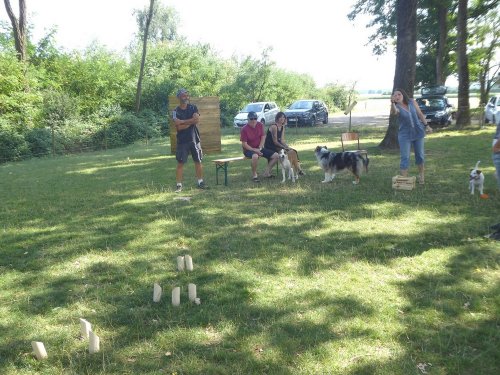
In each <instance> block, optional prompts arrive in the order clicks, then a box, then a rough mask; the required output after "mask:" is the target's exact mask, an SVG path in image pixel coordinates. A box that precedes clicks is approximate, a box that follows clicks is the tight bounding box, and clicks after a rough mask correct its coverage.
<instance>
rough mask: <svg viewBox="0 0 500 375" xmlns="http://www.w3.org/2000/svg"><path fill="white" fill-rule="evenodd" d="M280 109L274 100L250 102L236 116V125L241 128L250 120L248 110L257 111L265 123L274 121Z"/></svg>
mask: <svg viewBox="0 0 500 375" xmlns="http://www.w3.org/2000/svg"><path fill="white" fill-rule="evenodd" d="M279 111H280V109H279V107H278V106H277V105H276V103H274V102H256V103H250V104H247V105H246V106H245V108H243V109H242V110H241V111H240V112H239V113H238V114H237V115H236V116H235V117H234V127H235V128H241V127H243V126H245V125H246V124H247V122H248V119H247V116H248V112H255V113H257V116H258V118H259V121H260V122H262V123H263V124H264V125H265V124H269V125H270V124H272V123H274V118H275V117H276V114H277V113H278V112H279Z"/></svg>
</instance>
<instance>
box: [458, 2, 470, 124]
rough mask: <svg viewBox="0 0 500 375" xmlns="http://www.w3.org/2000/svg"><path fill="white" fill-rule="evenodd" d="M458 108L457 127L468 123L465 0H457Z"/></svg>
mask: <svg viewBox="0 0 500 375" xmlns="http://www.w3.org/2000/svg"><path fill="white" fill-rule="evenodd" d="M457 67H458V108H457V128H459V129H460V128H463V127H464V126H465V125H469V124H470V104H469V66H468V58H467V0H458V15H457Z"/></svg>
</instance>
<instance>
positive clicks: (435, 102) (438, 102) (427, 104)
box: [417, 98, 446, 109]
mask: <svg viewBox="0 0 500 375" xmlns="http://www.w3.org/2000/svg"><path fill="white" fill-rule="evenodd" d="M417 103H418V106H419V107H420V108H421V109H443V108H445V107H446V105H445V102H444V99H423V98H420V99H417Z"/></svg>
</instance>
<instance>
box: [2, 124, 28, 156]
mask: <svg viewBox="0 0 500 375" xmlns="http://www.w3.org/2000/svg"><path fill="white" fill-rule="evenodd" d="M29 154H30V152H29V147H28V144H27V142H26V140H25V139H24V136H23V135H22V134H19V133H17V132H16V131H15V130H14V128H13V127H12V126H10V125H9V124H7V123H6V122H5V121H0V163H3V162H7V161H12V160H19V159H23V158H25V157H27V156H29Z"/></svg>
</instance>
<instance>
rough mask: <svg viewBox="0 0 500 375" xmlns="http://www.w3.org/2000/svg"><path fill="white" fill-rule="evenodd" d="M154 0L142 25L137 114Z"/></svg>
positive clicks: (136, 103)
mask: <svg viewBox="0 0 500 375" xmlns="http://www.w3.org/2000/svg"><path fill="white" fill-rule="evenodd" d="M154 4H155V0H150V2H149V13H148V16H147V17H146V24H145V25H144V39H143V42H142V58H141V68H140V71H139V79H138V81H137V91H136V94H135V112H136V113H138V112H139V109H140V108H141V94H142V78H143V77H144V65H145V63H146V49H147V45H148V32H149V25H150V24H151V19H152V18H153V10H154Z"/></svg>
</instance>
